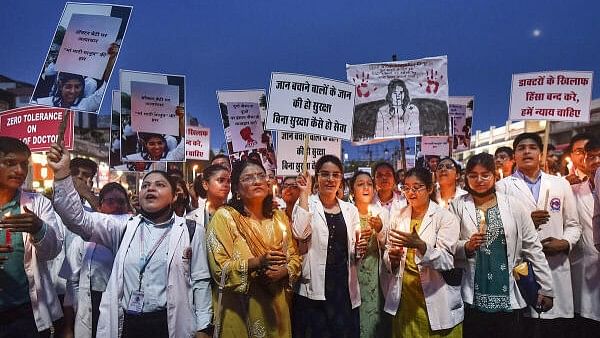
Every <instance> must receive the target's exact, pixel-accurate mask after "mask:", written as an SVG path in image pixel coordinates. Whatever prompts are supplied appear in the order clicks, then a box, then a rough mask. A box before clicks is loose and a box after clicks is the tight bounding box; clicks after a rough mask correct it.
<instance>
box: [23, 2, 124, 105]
mask: <svg viewBox="0 0 600 338" xmlns="http://www.w3.org/2000/svg"><path fill="white" fill-rule="evenodd" d="M131 9H132V7H129V6H113V5H104V4H79V3H67V4H66V5H65V8H64V10H63V14H62V16H61V19H60V21H59V23H58V26H57V28H56V32H55V34H54V39H53V41H52V43H51V45H50V48H49V50H48V54H47V56H46V60H45V62H44V65H43V67H42V70H41V71H40V76H39V78H38V81H37V83H36V86H35V89H34V93H33V95H32V97H31V102H30V103H32V104H38V105H44V106H51V107H62V108H70V109H72V110H76V111H83V112H89V113H98V110H99V109H100V106H101V104H102V100H103V98H104V94H105V92H106V86H107V83H108V81H109V79H110V75H111V74H112V70H113V65H114V64H115V62H116V59H117V56H118V53H119V50H120V48H122V42H123V37H124V35H125V31H126V29H127V24H128V22H129V17H130V14H131Z"/></svg>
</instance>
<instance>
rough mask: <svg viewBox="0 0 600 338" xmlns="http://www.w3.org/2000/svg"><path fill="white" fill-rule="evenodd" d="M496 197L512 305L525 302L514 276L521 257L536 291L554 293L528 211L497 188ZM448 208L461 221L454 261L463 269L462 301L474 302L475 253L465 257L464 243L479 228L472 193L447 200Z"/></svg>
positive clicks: (521, 306) (548, 268)
mask: <svg viewBox="0 0 600 338" xmlns="http://www.w3.org/2000/svg"><path fill="white" fill-rule="evenodd" d="M496 198H497V201H498V209H500V217H501V221H502V227H503V228H504V236H505V238H506V255H507V262H508V275H509V280H510V282H509V283H510V285H509V296H510V305H511V308H512V309H513V310H516V309H522V308H524V307H526V306H527V303H525V300H524V299H523V297H522V296H521V292H520V291H519V287H518V286H517V282H516V281H515V278H514V276H513V269H514V267H515V266H517V265H519V263H521V262H523V260H524V259H527V260H528V261H529V262H530V263H531V265H532V267H533V272H534V273H535V276H536V279H537V281H538V283H539V284H540V287H541V289H540V291H539V293H540V294H542V295H544V296H548V297H553V296H554V294H553V292H552V274H551V273H550V267H549V266H548V262H547V261H546V257H545V256H544V253H543V252H542V244H541V243H540V240H539V239H538V233H537V231H536V230H535V226H534V225H533V221H532V220H531V215H530V212H528V211H526V210H525V209H524V208H523V206H522V205H521V204H520V203H519V202H517V201H512V202H511V200H510V199H511V198H512V197H509V196H507V195H505V194H502V193H499V192H498V193H496ZM450 211H451V212H452V213H454V214H455V215H456V216H457V217H458V220H459V222H460V239H459V241H458V245H457V247H456V257H455V260H454V263H455V265H456V267H457V268H462V269H463V278H462V283H461V284H462V297H463V301H464V302H465V303H467V304H473V294H474V283H475V255H473V257H470V258H468V257H467V255H466V254H465V243H466V242H467V241H468V240H469V239H470V238H471V236H472V235H473V234H474V233H476V232H478V231H479V230H478V228H477V214H476V210H475V203H474V202H473V197H472V196H471V195H463V196H461V197H459V198H457V199H454V201H453V202H452V204H450Z"/></svg>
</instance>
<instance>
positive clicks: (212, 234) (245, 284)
mask: <svg viewBox="0 0 600 338" xmlns="http://www.w3.org/2000/svg"><path fill="white" fill-rule="evenodd" d="M275 213H276V215H274V216H276V217H274V219H277V221H276V222H274V221H273V220H272V219H267V220H263V221H262V222H258V221H256V220H252V219H250V218H249V217H244V216H241V217H243V218H244V219H245V221H246V222H245V223H246V225H247V226H250V227H251V228H252V229H250V230H251V231H252V232H253V233H254V234H255V235H257V236H259V237H260V238H262V241H263V242H264V244H265V245H266V246H268V247H271V248H273V249H275V248H276V247H280V246H281V245H282V239H283V232H282V230H281V227H280V224H283V226H285V228H286V229H287V244H288V275H289V277H288V278H284V279H282V280H280V281H278V282H276V283H274V284H270V285H265V284H264V283H263V282H262V281H261V280H260V279H259V278H258V275H257V274H256V273H252V274H248V259H249V258H252V257H254V255H253V254H252V252H251V249H250V247H249V244H250V245H252V244H251V243H247V241H246V239H245V238H244V237H243V236H242V235H241V234H240V232H239V231H238V226H245V225H243V224H242V225H240V224H237V223H236V221H235V220H234V217H233V216H232V214H231V213H230V212H229V211H228V210H227V209H225V208H220V209H219V210H218V211H217V212H216V213H215V215H214V216H213V218H212V220H211V222H210V223H209V225H208V227H207V230H206V231H207V234H206V241H207V251H208V264H209V266H210V271H211V275H212V277H213V279H214V282H215V283H216V285H218V284H219V283H220V280H221V271H222V269H223V267H224V266H227V268H226V271H227V280H226V283H225V288H224V291H223V298H222V312H221V323H222V326H221V337H224V338H227V337H232V338H234V337H235V338H243V337H248V338H253V337H261V338H262V337H291V335H292V326H291V320H290V305H291V295H292V288H291V285H292V284H293V283H294V282H295V281H296V280H297V278H298V277H299V276H300V272H301V270H300V269H301V260H302V258H301V257H300V255H299V254H298V248H297V245H296V243H295V241H294V239H293V237H292V230H291V228H290V224H289V221H288V218H287V217H286V216H285V214H284V213H283V212H282V211H279V210H276V211H275ZM275 223H277V224H275ZM248 241H249V242H251V240H250V239H248ZM217 294H218V288H217V287H213V305H214V311H215V312H216V311H218V309H217Z"/></svg>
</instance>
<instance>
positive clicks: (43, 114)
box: [0, 107, 74, 152]
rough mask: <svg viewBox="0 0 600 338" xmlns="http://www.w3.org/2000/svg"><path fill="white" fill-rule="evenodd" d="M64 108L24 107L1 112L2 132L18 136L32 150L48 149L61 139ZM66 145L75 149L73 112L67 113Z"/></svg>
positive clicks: (0, 126) (0, 123) (0, 128)
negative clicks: (60, 127)
mask: <svg viewBox="0 0 600 338" xmlns="http://www.w3.org/2000/svg"><path fill="white" fill-rule="evenodd" d="M66 111H67V110H66V109H64V108H50V107H23V108H17V109H12V110H6V111H4V112H2V113H0V134H1V135H2V136H9V137H14V138H17V139H19V140H21V141H23V143H25V144H26V145H27V146H28V147H29V149H30V150H31V151H32V152H41V151H48V150H49V149H50V145H51V144H52V143H56V142H58V140H59V135H58V130H59V126H60V124H61V122H62V121H63V114H65V112H66ZM67 117H68V119H67V121H66V122H67V124H66V128H65V133H64V138H63V141H64V145H65V147H66V148H67V149H69V150H73V141H74V137H73V113H71V114H68V115H67Z"/></svg>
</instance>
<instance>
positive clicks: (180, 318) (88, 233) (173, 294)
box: [54, 178, 212, 338]
mask: <svg viewBox="0 0 600 338" xmlns="http://www.w3.org/2000/svg"><path fill="white" fill-rule="evenodd" d="M54 190H55V194H54V206H55V208H56V211H57V212H58V214H59V215H61V217H62V219H63V222H64V223H65V225H66V226H67V227H68V228H69V229H70V230H71V231H73V232H74V233H76V234H79V235H80V236H81V237H82V238H83V239H84V240H89V241H93V242H95V243H98V244H101V245H103V246H105V247H107V248H110V249H111V250H113V252H115V253H116V255H115V262H114V265H113V269H112V272H111V276H110V279H109V281H108V285H107V287H106V291H105V292H104V294H103V295H102V301H101V303H100V319H99V321H98V331H97V336H98V337H120V336H121V333H122V329H123V320H124V309H123V308H122V307H121V300H122V298H123V292H124V262H125V255H126V253H127V249H128V247H129V246H130V244H131V242H132V240H133V239H134V234H135V232H136V230H137V227H138V226H139V224H140V217H141V216H135V217H130V216H129V215H121V216H117V215H105V214H99V213H85V212H84V211H83V209H82V208H81V203H79V197H78V195H77V192H76V191H75V188H74V187H73V182H72V180H71V178H67V179H64V180H60V181H55V182H54ZM196 238H204V232H202V231H199V232H197V233H195V235H194V239H196ZM199 240H200V241H201V242H204V241H203V240H202V239H199ZM168 241H169V242H168V258H167V261H168V262H169V268H168V276H167V321H168V327H169V337H171V338H179V337H193V336H194V335H195V333H196V331H197V329H199V328H197V323H196V316H197V312H201V311H203V312H202V315H203V316H206V314H207V313H208V312H212V310H211V308H210V299H208V302H207V304H203V305H202V306H201V307H200V309H201V310H199V309H198V308H197V307H195V306H194V297H193V294H192V278H191V274H193V273H196V275H197V276H200V277H201V278H202V279H205V280H206V281H207V283H208V281H209V280H210V274H209V270H208V264H207V263H206V247H205V246H200V247H197V248H194V251H193V252H192V257H195V256H194V255H196V256H198V257H204V264H202V269H201V270H202V273H198V271H193V272H191V271H190V270H191V266H192V260H193V258H192V259H190V258H184V250H186V249H188V248H190V247H191V246H190V237H189V233H188V230H187V226H186V222H185V219H184V218H182V217H178V216H175V222H174V224H173V229H172V230H171V232H170V233H169V235H168ZM209 290H210V289H209ZM208 317H209V318H210V316H208ZM206 325H208V323H206Z"/></svg>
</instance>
